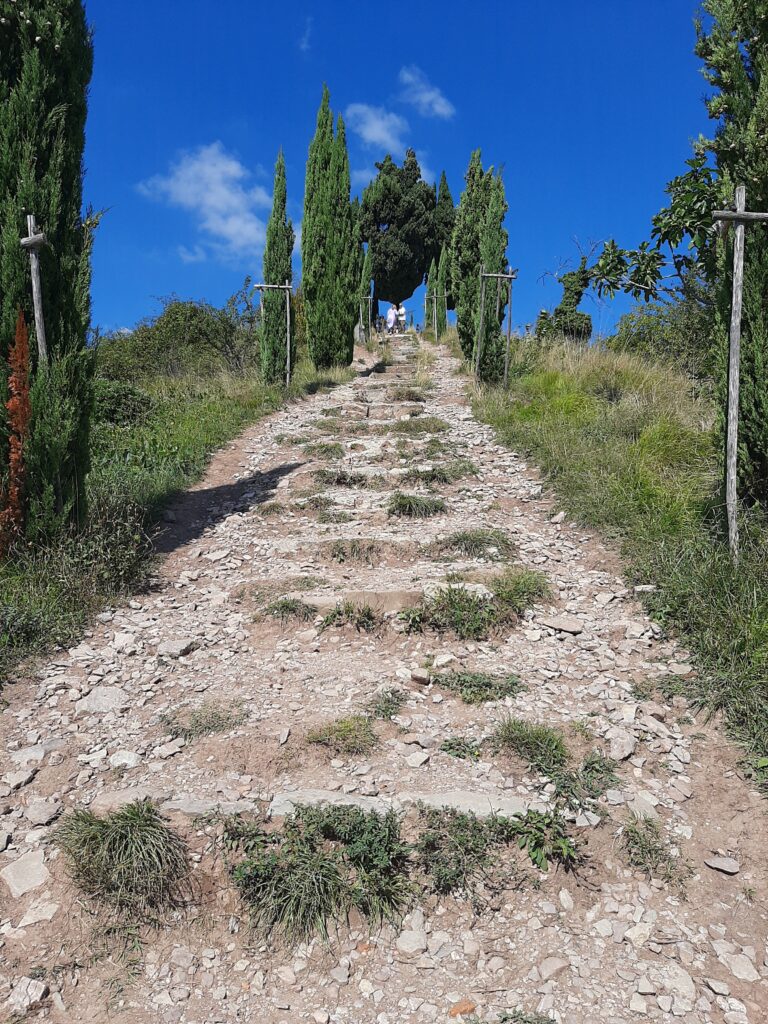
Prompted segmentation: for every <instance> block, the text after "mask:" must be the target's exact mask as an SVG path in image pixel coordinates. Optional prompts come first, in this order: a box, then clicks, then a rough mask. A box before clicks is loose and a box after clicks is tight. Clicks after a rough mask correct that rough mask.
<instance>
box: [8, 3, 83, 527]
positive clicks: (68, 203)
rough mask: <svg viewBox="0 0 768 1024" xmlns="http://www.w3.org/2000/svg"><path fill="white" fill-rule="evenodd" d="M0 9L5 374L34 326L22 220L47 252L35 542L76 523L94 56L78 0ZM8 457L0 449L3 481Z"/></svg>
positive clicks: (29, 449) (32, 449)
mask: <svg viewBox="0 0 768 1024" xmlns="http://www.w3.org/2000/svg"><path fill="white" fill-rule="evenodd" d="M2 10H3V15H4V17H3V19H2V21H1V22H0V346H1V347H2V353H3V357H4V359H5V360H6V363H7V357H8V351H9V348H10V346H11V344H12V343H13V341H14V336H15V324H16V321H17V317H18V312H19V310H22V311H23V312H24V315H25V318H26V321H27V323H29V324H31V325H34V317H33V315H32V293H31V283H30V275H29V260H28V257H27V255H26V253H25V252H24V251H23V250H22V249H21V248H20V246H19V239H20V238H21V237H22V235H25V234H26V233H27V231H26V215H27V214H28V213H34V214H35V216H36V218H37V222H38V225H39V228H40V229H41V230H42V231H44V232H45V234H46V237H47V239H48V243H49V244H48V246H47V247H45V248H44V249H43V250H41V256H40V258H41V270H42V287H43V313H44V320H45V328H46V340H47V347H48V352H49V357H50V359H49V363H48V364H47V365H45V364H41V363H40V362H39V360H38V356H37V344H36V340H35V337H34V329H33V330H32V334H33V337H32V340H31V358H32V382H31V389H30V399H31V420H30V425H29V433H28V436H27V438H26V440H25V445H24V460H25V464H26V471H25V487H26V496H27V503H28V516H27V533H28V535H29V536H30V537H31V538H32V539H41V540H42V539H45V538H47V537H50V536H52V535H53V534H55V533H56V532H57V531H59V530H60V529H62V528H63V527H65V526H66V525H67V524H69V523H73V522H74V523H78V522H81V521H82V519H83V516H84V514H85V477H86V473H87V471H88V432H89V417H90V409H91V401H92V386H91V378H92V368H93V362H92V358H91V354H90V353H89V352H88V351H87V349H86V339H87V334H88V330H89V326H90V281H91V265H90V254H91V244H92V231H93V228H94V227H95V224H96V221H97V220H98V218H97V217H95V216H93V215H92V214H90V213H88V212H86V213H84V212H83V205H82V203H83V196H82V190H83V148H84V145H85V120H86V112H87V91H88V83H89V82H90V78H91V69H92V62H93V50H92V43H91V33H90V30H89V28H88V25H87V24H86V19H85V10H84V7H83V3H82V0H24V3H18V4H11V3H4V4H3V5H2ZM6 363H4V365H6ZM6 376H7V371H6ZM3 387H4V389H6V390H7V384H5V383H4V384H3ZM2 437H3V438H6V437H7V426H6V427H4V428H3V430H2ZM6 448H7V443H6V441H3V443H2V444H1V445H0V473H1V474H2V475H3V476H5V475H6V474H7V460H8V453H7V450H6Z"/></svg>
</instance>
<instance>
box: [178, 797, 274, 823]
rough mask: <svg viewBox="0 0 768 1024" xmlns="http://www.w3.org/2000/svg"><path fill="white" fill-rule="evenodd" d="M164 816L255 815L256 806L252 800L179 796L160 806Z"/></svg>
mask: <svg viewBox="0 0 768 1024" xmlns="http://www.w3.org/2000/svg"><path fill="white" fill-rule="evenodd" d="M160 810H161V811H163V812H164V813H165V814H187V815H189V817H190V818H198V817H200V816H201V815H203V814H210V813H211V811H221V812H222V813H223V814H255V813H256V811H258V806H257V805H256V803H255V802H254V801H253V800H230V801H226V800H206V799H205V798H204V797H196V796H180V797H177V798H176V799H175V800H166V801H165V802H164V803H162V804H160Z"/></svg>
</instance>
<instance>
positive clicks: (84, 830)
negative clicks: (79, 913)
mask: <svg viewBox="0 0 768 1024" xmlns="http://www.w3.org/2000/svg"><path fill="white" fill-rule="evenodd" d="M54 842H55V843H56V845H57V846H58V848H59V849H60V850H61V852H62V854H63V855H64V858H65V859H66V861H67V866H68V868H69V872H70V874H71V876H72V878H73V879H74V881H75V883H76V884H77V885H78V886H79V888H80V889H82V891H83V892H84V893H85V894H86V895H87V896H89V897H90V898H91V899H94V900H96V901H97V902H98V903H100V904H102V905H104V906H107V907H109V908H111V909H113V910H116V911H118V912H119V913H121V914H125V915H126V916H130V917H133V918H136V919H138V920H152V919H155V918H156V917H157V915H158V914H159V913H161V912H162V911H166V910H170V909H172V908H174V907H179V906H181V905H183V904H184V903H185V902H187V900H188V898H189V893H190V883H189V875H190V866H189V854H188V850H187V847H186V844H185V843H184V841H183V840H182V839H181V837H180V836H179V835H177V834H176V832H174V831H173V830H172V829H171V828H170V827H169V826H168V825H167V824H166V823H165V822H164V821H163V819H162V818H161V816H160V814H159V812H158V810H157V808H156V807H155V806H154V805H153V804H152V803H151V801H149V800H137V801H135V802H134V803H131V804H127V805H126V806H125V807H121V808H120V809H119V810H117V811H113V812H112V813H111V814H107V815H106V816H105V817H103V818H100V817H97V815H95V814H93V813H92V812H91V811H87V810H76V811H72V812H71V813H69V814H67V815H66V816H65V817H64V818H63V819H62V821H61V824H60V825H59V826H58V828H57V829H56V831H55V833H54Z"/></svg>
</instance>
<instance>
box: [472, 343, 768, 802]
mask: <svg viewBox="0 0 768 1024" xmlns="http://www.w3.org/2000/svg"><path fill="white" fill-rule="evenodd" d="M475 411H476V413H477V414H478V415H479V416H480V417H481V418H483V419H484V420H486V421H487V422H488V423H490V424H492V425H493V426H494V427H495V428H496V430H497V431H498V434H499V437H500V439H501V440H502V441H503V442H504V443H506V444H508V445H510V446H512V447H515V448H517V449H522V450H524V451H526V452H529V453H531V455H532V456H533V457H534V458H535V460H536V462H537V463H538V464H539V465H540V466H541V467H542V469H543V470H544V472H545V473H546V474H547V476H548V478H549V481H550V483H551V484H552V486H553V488H554V489H555V492H556V494H557V495H558V498H559V500H560V502H561V504H562V507H563V508H564V509H566V510H567V512H568V513H569V514H570V515H572V516H574V517H576V518H577V519H578V520H579V521H581V522H582V523H584V524H587V525H590V526H594V527H597V528H599V529H600V530H601V531H602V532H603V533H606V534H608V535H609V536H613V537H614V538H616V539H617V540H618V541H619V542H620V544H621V547H622V552H623V555H624V557H625V559H626V563H627V566H628V574H629V576H630V578H631V580H632V581H633V582H635V583H639V584H649V583H650V584H655V586H656V589H655V590H654V591H652V592H651V593H646V594H643V599H644V600H645V601H646V603H647V605H648V607H649V609H650V610H651V611H652V612H653V614H654V615H655V616H656V617H657V618H658V619H659V621H661V622H662V623H663V624H665V625H667V626H668V627H669V628H670V629H671V630H673V631H675V632H676V633H678V634H679V635H681V636H682V638H683V640H684V641H685V642H686V643H687V644H688V645H689V646H690V648H691V649H692V651H693V652H694V653H695V655H696V657H697V661H698V669H699V674H698V677H697V678H696V679H695V681H694V682H692V683H688V682H686V683H685V684H681V685H685V686H686V687H689V686H690V687H692V692H693V694H694V696H695V698H696V699H697V700H698V702H699V704H700V705H701V706H704V707H706V708H707V709H709V710H722V711H723V712H724V713H725V715H726V719H727V722H728V724H729V727H730V729H731V730H732V732H733V733H734V735H736V736H737V737H738V738H739V739H740V740H741V742H742V743H743V744H744V746H745V748H746V750H747V760H746V766H747V768H748V770H750V771H751V772H752V773H753V774H755V775H756V776H757V777H758V778H759V780H760V781H761V782H763V783H766V782H768V757H766V754H768V528H767V527H766V523H765V519H764V517H762V516H761V514H760V513H758V512H757V511H754V510H753V511H752V513H751V514H749V515H747V517H746V520H745V523H744V530H743V532H744V537H743V552H742V558H741V563H740V566H739V567H738V568H737V569H735V568H734V567H733V566H732V564H731V562H730V559H729V557H728V548H727V546H726V545H725V544H724V543H722V542H721V541H722V538H721V537H719V535H718V531H719V530H720V528H721V524H722V519H723V517H722V514H721V509H720V508H719V507H718V504H719V497H718V494H719V466H718V451H717V446H716V441H715V429H714V420H715V413H714V407H713V405H712V404H711V402H710V400H709V396H708V394H707V393H706V390H705V389H704V388H703V386H702V385H700V384H697V383H695V382H694V381H692V380H691V379H690V378H688V377H687V376H685V375H684V374H682V373H681V372H680V371H679V370H677V369H675V368H674V367H673V366H672V365H671V364H666V363H663V362H660V361H653V360H651V359H648V358H645V357H642V356H640V355H637V354H631V353H627V352H616V351H610V350H608V349H606V348H603V347H600V346H592V347H585V346H581V345H578V344H574V343H568V342H552V343H550V344H547V345H544V346H542V344H541V342H534V341H526V340H519V341H518V342H517V343H516V347H515V352H514V358H513V361H512V367H511V373H510V387H509V391H508V392H504V390H503V389H501V388H491V389H484V390H479V391H478V392H477V393H476V397H475Z"/></svg>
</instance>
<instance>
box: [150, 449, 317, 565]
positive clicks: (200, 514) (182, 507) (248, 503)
mask: <svg viewBox="0 0 768 1024" xmlns="http://www.w3.org/2000/svg"><path fill="white" fill-rule="evenodd" d="M303 465H305V463H303V462H287V463H285V464H284V465H282V466H275V467H274V469H268V470H266V471H265V472H264V473H250V474H249V475H248V476H246V477H243V478H242V479H241V480H233V481H231V482H230V483H225V484H219V485H217V486H213V487H200V488H198V489H196V490H192V491H185V492H184V494H182V495H180V497H179V498H178V500H177V501H175V502H174V503H173V504H172V505H171V506H170V507H169V509H168V513H170V514H171V515H172V516H173V517H174V518H173V520H172V521H171V522H165V523H163V526H162V528H161V530H160V531H159V532H158V534H157V536H156V537H155V541H154V548H155V551H156V552H157V554H160V555H167V554H170V552H172V551H175V550H176V549H177V548H180V547H183V546H184V545H185V544H188V543H189V542H190V541H192V540H195V539H196V538H197V537H199V536H200V535H201V534H202V533H203V531H204V530H206V529H208V528H209V527H210V526H215V524H216V523H218V522H220V521H221V520H222V519H224V518H226V516H229V515H232V513H233V512H247V511H248V510H249V509H251V508H255V507H256V506H257V505H262V504H263V503H264V502H266V501H269V500H270V499H271V498H272V497H274V493H275V489H276V488H277V485H278V483H279V481H280V480H281V479H282V478H283V477H285V476H288V474H289V473H292V472H293V471H294V470H295V469H298V468H299V467H300V466H303ZM168 513H166V515H167V514H168Z"/></svg>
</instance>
